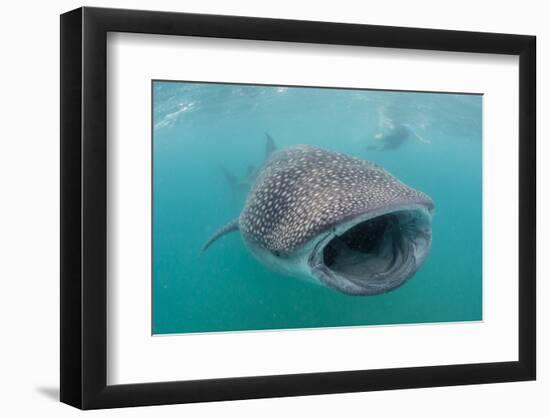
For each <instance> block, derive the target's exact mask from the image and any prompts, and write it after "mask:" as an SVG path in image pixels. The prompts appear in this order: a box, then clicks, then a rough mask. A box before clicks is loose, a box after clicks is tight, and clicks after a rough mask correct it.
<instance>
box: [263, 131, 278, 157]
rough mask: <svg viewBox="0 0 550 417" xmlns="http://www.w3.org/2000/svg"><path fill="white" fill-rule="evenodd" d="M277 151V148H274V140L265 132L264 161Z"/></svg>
mask: <svg viewBox="0 0 550 417" xmlns="http://www.w3.org/2000/svg"><path fill="white" fill-rule="evenodd" d="M276 150H277V147H276V146H275V140H274V139H273V138H272V137H271V135H270V134H269V133H267V132H265V161H264V162H266V163H267V161H269V158H271V154H272V153H273V152H275V151H276Z"/></svg>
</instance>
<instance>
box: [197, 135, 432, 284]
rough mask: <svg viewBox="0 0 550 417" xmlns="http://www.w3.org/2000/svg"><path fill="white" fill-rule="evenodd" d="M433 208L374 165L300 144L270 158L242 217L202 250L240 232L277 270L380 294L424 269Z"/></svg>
mask: <svg viewBox="0 0 550 417" xmlns="http://www.w3.org/2000/svg"><path fill="white" fill-rule="evenodd" d="M434 208H435V206H434V203H433V201H432V199H431V198H430V197H429V196H428V195H426V194H424V193H423V192H421V191H417V190H415V189H413V188H411V187H409V186H407V185H405V184H404V183H403V182H401V181H400V180H398V179H397V178H396V177H394V176H393V175H391V174H390V173H389V172H388V171H386V170H385V169H384V168H382V167H380V166H378V165H376V164H374V163H372V162H370V161H367V160H362V159H358V158H355V157H351V156H348V155H345V154H342V153H337V152H333V151H329V150H325V149H321V148H318V147H314V146H309V145H297V146H293V147H290V148H286V149H281V150H278V151H275V152H273V153H272V154H271V157H270V159H269V161H268V162H267V163H266V164H265V166H264V167H263V168H262V169H261V170H260V172H259V174H258V176H257V178H256V180H255V182H254V184H253V186H252V188H251V190H250V191H249V193H248V196H247V199H246V202H245V204H244V207H243V209H242V211H241V213H240V215H239V216H238V217H237V218H236V219H234V220H232V221H231V222H229V223H228V224H226V225H225V226H223V227H222V228H221V229H219V230H218V231H217V232H216V233H215V234H214V235H213V236H212V237H211V238H210V239H208V240H207V241H206V243H205V244H204V246H203V248H202V250H203V252H204V251H206V250H207V249H208V248H209V247H210V245H212V244H213V243H214V242H215V241H216V240H217V239H219V238H220V237H222V236H224V235H226V234H228V233H230V232H233V231H237V230H238V231H240V234H241V237H242V240H243V242H244V244H245V246H246V247H247V248H248V250H249V251H250V252H251V253H252V255H253V256H254V257H255V258H256V259H257V260H258V261H260V262H261V263H262V264H264V265H265V266H267V267H268V268H270V269H272V270H274V271H277V272H279V273H282V274H284V275H288V276H293V277H300V278H304V279H306V280H309V281H312V282H316V283H319V284H323V285H325V286H328V287H330V288H332V289H334V290H337V291H339V292H342V293H345V294H349V295H375V294H382V293H385V292H388V291H390V290H392V289H395V288H397V287H399V286H400V285H402V284H403V283H404V282H406V281H407V280H408V279H409V278H410V277H412V276H413V275H414V274H415V273H416V272H417V271H418V269H419V268H420V267H421V266H422V264H423V263H424V262H425V260H426V258H427V256H428V254H429V252H430V248H431V243H432V215H433V212H434Z"/></svg>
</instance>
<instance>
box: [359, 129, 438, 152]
mask: <svg viewBox="0 0 550 417" xmlns="http://www.w3.org/2000/svg"><path fill="white" fill-rule="evenodd" d="M411 138H416V139H418V140H419V141H420V142H422V143H428V144H429V143H431V142H430V141H429V140H426V139H424V138H423V137H422V136H420V135H418V134H417V133H416V132H415V131H414V130H413V129H412V128H411V127H410V126H409V125H408V124H402V123H399V124H393V123H392V124H391V126H388V127H387V128H386V129H385V130H384V131H383V132H379V133H377V134H376V135H375V136H374V142H373V143H371V144H369V145H366V146H365V149H367V150H373V151H389V150H392V149H397V148H399V147H400V146H401V145H403V144H404V143H405V142H406V141H407V140H409V139H411Z"/></svg>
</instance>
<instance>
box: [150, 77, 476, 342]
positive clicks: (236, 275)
mask: <svg viewBox="0 0 550 417" xmlns="http://www.w3.org/2000/svg"><path fill="white" fill-rule="evenodd" d="M152 88H153V103H152V106H153V138H152V140H153V145H152V146H153V242H152V245H153V248H152V250H153V252H152V253H153V277H152V280H153V282H152V288H153V312H152V313H153V329H152V332H153V334H170V333H172V334H173V333H190V332H192V333H196V332H216V331H236V330H241V331H242V330H266V329H295V328H314V327H335V326H354V325H380V324H405V323H433V322H451V321H473V320H481V319H482V96H481V95H475V94H448V93H418V92H396V91H380V90H359V89H356V90H353V89H332V88H311V87H281V86H255V85H242V84H217V83H196V82H175V81H153V85H152ZM399 129H400V130H399ZM396 132H401V133H400V134H399V135H397V133H396ZM266 134H267V135H269V136H271V137H272V138H273V140H274V143H275V146H276V147H277V149H281V148H285V147H288V146H291V145H296V144H310V145H315V146H319V147H322V148H326V149H329V150H334V151H338V152H342V153H345V154H348V155H352V156H355V157H358V158H362V159H367V160H370V161H373V162H375V163H377V164H379V165H381V166H382V167H384V168H385V169H386V170H388V171H389V172H390V173H391V174H393V175H394V176H396V177H397V178H398V179H400V180H401V181H403V182H404V183H405V184H407V185H409V186H411V187H413V188H415V189H417V190H419V191H423V192H425V193H426V194H428V195H429V196H430V197H431V198H432V199H433V201H434V203H435V206H436V210H435V215H434V217H433V224H432V233H433V235H432V248H431V253H430V255H429V257H428V259H427V261H426V262H425V264H424V265H423V266H422V267H421V268H420V270H419V271H418V272H417V273H416V274H415V275H414V276H413V277H412V278H410V279H409V280H408V281H407V282H406V283H405V284H404V285H402V286H401V287H398V288H397V289H395V290H393V291H390V292H388V293H385V294H381V295H374V296H350V295H346V294H342V293H340V292H337V291H335V290H333V289H330V288H327V287H325V286H322V285H315V284H312V283H310V282H306V281H303V280H300V279H298V278H294V277H288V276H283V275H280V274H277V273H275V272H272V271H270V270H269V269H267V268H266V267H265V266H263V265H262V264H260V263H259V262H258V261H257V260H256V259H255V258H253V256H252V254H250V253H249V252H248V250H247V249H246V248H245V245H244V243H243V242H242V240H241V237H240V235H239V233H232V234H229V235H226V236H224V237H222V238H221V239H220V240H218V241H216V242H215V243H214V244H213V245H212V247H210V248H209V250H208V251H207V252H205V253H203V254H201V247H202V245H203V244H204V243H205V241H206V240H207V239H208V238H209V237H210V236H211V235H212V234H213V233H214V232H215V231H216V230H218V228H220V227H221V226H223V225H224V224H226V223H227V222H228V221H230V220H232V219H234V218H236V217H238V215H239V213H240V211H241V208H242V206H243V203H244V200H245V198H246V191H247V189H248V187H250V185H251V183H252V181H253V179H254V175H255V173H256V172H257V170H258V169H260V168H261V166H262V164H263V163H264V160H265V148H266V141H267V139H266V138H267V135H266ZM392 135H393V136H392ZM377 137H378V139H377ZM384 137H386V138H387V139H388V140H386V141H384V140H383V139H384Z"/></svg>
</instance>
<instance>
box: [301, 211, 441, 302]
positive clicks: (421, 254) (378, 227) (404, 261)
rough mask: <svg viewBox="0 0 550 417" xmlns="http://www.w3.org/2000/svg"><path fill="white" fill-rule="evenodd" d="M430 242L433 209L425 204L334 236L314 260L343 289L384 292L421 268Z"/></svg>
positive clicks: (331, 283)
mask: <svg viewBox="0 0 550 417" xmlns="http://www.w3.org/2000/svg"><path fill="white" fill-rule="evenodd" d="M430 246H431V212H430V211H429V210H427V209H423V208H415V209H411V210H400V211H394V212H390V213H386V214H383V215H380V216H377V217H374V218H371V219H367V220H365V221H363V222H360V223H357V224H355V225H353V226H351V227H350V228H349V229H347V230H345V231H344V232H343V233H341V234H339V235H332V236H331V237H330V240H329V241H328V242H327V243H326V244H325V246H324V247H322V249H320V250H319V251H316V253H317V254H318V255H314V256H313V257H312V261H311V262H310V265H311V267H312V271H313V272H314V274H315V275H316V276H317V277H318V278H319V279H320V280H321V281H322V282H324V283H326V284H327V285H329V286H330V287H333V288H335V289H337V290H339V291H342V292H345V293H348V294H356V295H371V294H381V293H384V292H387V291H390V290H392V289H394V288H397V287H398V286H400V285H401V284H403V283H404V282H405V281H406V280H407V279H408V278H410V277H411V276H412V275H414V273H415V272H416V271H417V270H418V268H420V266H421V265H422V263H423V262H424V260H425V258H426V256H427V255H428V253H429V250H430Z"/></svg>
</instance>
